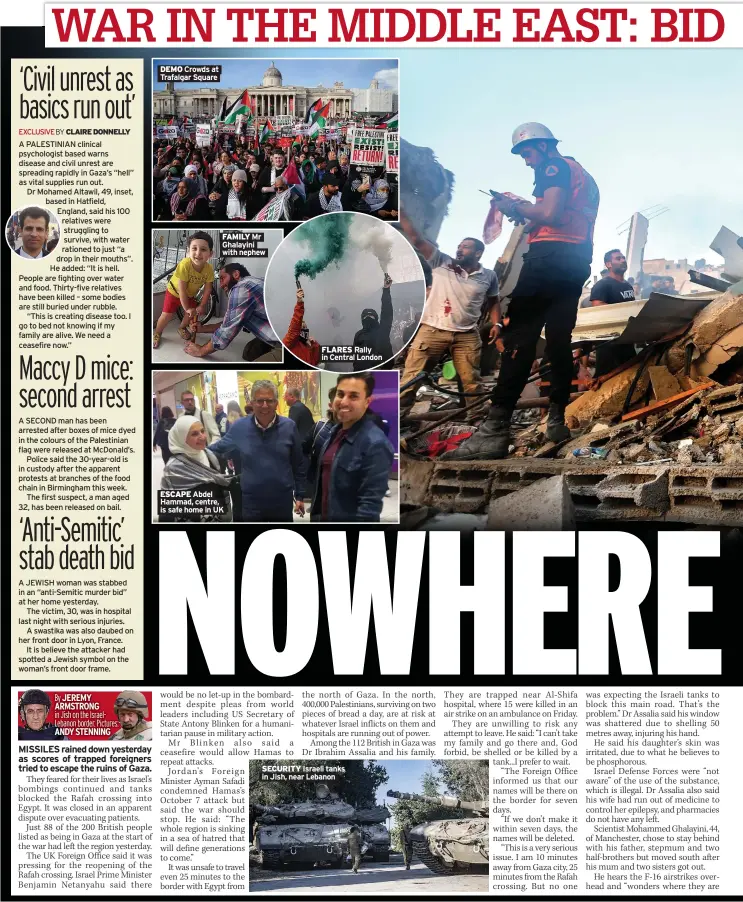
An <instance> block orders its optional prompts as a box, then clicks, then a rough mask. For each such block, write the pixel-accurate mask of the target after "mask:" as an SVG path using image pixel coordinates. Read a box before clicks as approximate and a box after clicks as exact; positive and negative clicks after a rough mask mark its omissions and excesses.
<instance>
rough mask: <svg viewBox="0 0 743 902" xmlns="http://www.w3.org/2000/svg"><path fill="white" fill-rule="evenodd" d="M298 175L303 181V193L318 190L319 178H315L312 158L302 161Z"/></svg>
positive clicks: (315, 172)
mask: <svg viewBox="0 0 743 902" xmlns="http://www.w3.org/2000/svg"><path fill="white" fill-rule="evenodd" d="M299 175H300V177H301V179H302V181H303V182H304V190H305V194H311V193H312V192H313V191H319V190H320V180H319V179H318V178H317V170H316V169H315V163H314V160H311V159H310V160H305V161H304V163H302V168H301V169H300V171H299Z"/></svg>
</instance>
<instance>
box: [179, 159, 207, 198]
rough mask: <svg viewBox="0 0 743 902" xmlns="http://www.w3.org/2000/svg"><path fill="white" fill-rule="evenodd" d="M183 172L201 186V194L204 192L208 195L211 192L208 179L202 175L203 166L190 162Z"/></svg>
mask: <svg viewBox="0 0 743 902" xmlns="http://www.w3.org/2000/svg"><path fill="white" fill-rule="evenodd" d="M183 174H184V175H185V176H186V178H187V179H191V180H192V181H194V182H196V183H197V184H198V186H199V194H203V195H204V197H206V196H207V195H208V194H209V186H208V185H207V184H206V179H205V178H204V177H203V176H202V175H201V166H200V165H197V164H196V163H189V164H188V166H186V168H185V169H184V170H183Z"/></svg>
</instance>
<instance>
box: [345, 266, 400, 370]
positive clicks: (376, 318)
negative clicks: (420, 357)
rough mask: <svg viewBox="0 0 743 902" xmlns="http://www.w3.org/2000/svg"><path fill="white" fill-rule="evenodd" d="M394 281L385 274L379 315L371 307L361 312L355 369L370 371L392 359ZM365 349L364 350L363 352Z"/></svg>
mask: <svg viewBox="0 0 743 902" xmlns="http://www.w3.org/2000/svg"><path fill="white" fill-rule="evenodd" d="M391 285H392V279H391V278H390V277H389V276H388V275H387V273H385V276H384V287H383V288H382V306H381V309H380V312H379V313H377V311H376V310H374V309H373V308H371V307H367V308H366V309H365V310H362V311H361V329H359V331H358V332H357V333H356V334H355V335H354V337H353V353H354V361H353V368H354V370H355V371H360V370H368V369H369V367H373V366H378V365H379V364H380V363H384V362H385V361H386V360H390V359H391V357H392V343H391V342H390V331H391V329H392V294H391V292H390V286H391ZM362 349H363V350H362Z"/></svg>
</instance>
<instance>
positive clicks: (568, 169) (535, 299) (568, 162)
mask: <svg viewBox="0 0 743 902" xmlns="http://www.w3.org/2000/svg"><path fill="white" fill-rule="evenodd" d="M557 143H558V141H557V139H556V138H555V136H554V135H553V134H552V132H551V131H550V130H549V129H548V128H547V127H546V126H544V125H542V124H541V123H539V122H526V123H524V124H523V125H520V126H519V127H518V128H517V129H516V130H515V131H514V133H513V137H512V144H513V147H512V149H511V153H513V154H518V155H519V156H521V158H522V159H523V160H524V162H525V163H526V165H527V166H529V167H530V168H531V169H533V170H534V173H535V179H534V192H533V193H534V197H535V198H536V203H535V204H532V203H531V202H530V201H526V200H519V199H517V200H511V199H510V198H508V197H505V196H503V195H501V197H502V199H500V200H498V199H493V201H492V206H493V207H494V208H495V209H497V210H499V211H500V212H502V213H503V214H504V215H506V216H508V217H509V218H511V219H513V220H516V221H519V220H525V221H526V222H527V223H528V224H529V227H530V230H529V237H528V242H529V247H528V250H527V253H526V254H525V255H524V259H523V265H522V268H521V272H520V273H519V277H518V281H517V283H516V286H515V288H514V289H513V292H512V294H511V301H510V304H509V307H508V320H509V322H508V326H507V327H506V328H505V329H504V330H501V329H500V324H499V323H494V324H493V333H494V337H495V338H496V340H497V341H500V342H501V344H502V347H501V349H500V350H502V351H503V352H504V353H502V357H501V369H500V375H499V377H498V382H497V384H496V386H495V388H494V389H493V393H492V407H491V408H490V412H489V413H488V418H487V419H486V420H485V422H484V423H483V425H482V426H481V427H480V428H479V429H478V430H477V432H476V433H475V434H474V435H473V436H472V437H471V438H469V439H467V440H466V441H464V442H463V443H462V444H461V445H460V446H459V447H458V448H457V449H456V450H454V451H451V452H449V454H448V455H447V456H448V457H449V458H452V459H458V460H475V459H493V458H501V457H505V456H506V455H507V454H508V447H509V444H510V422H511V415H512V413H513V410H514V408H515V406H516V402H517V401H518V399H519V396H520V395H521V392H522V391H523V389H524V386H525V385H526V381H527V379H528V378H529V372H530V369H531V365H532V363H533V361H534V359H535V356H536V346H537V341H538V339H539V336H540V334H541V331H542V328H544V329H545V337H546V354H547V356H548V357H549V360H550V385H551V390H550V407H549V413H548V417H547V428H546V431H545V436H546V438H547V440H548V441H552V442H560V441H565V440H566V439H568V438H570V430H569V429H568V427H567V425H566V424H565V407H566V406H567V403H568V400H569V398H570V388H571V382H572V378H573V355H572V351H571V347H570V343H571V338H572V332H573V328H574V327H575V321H576V317H577V315H578V299H579V298H580V295H581V291H582V290H583V285H584V283H585V281H586V279H587V278H588V276H589V274H590V271H591V260H592V258H593V227H594V223H595V221H596V215H597V213H598V207H599V190H598V188H597V186H596V183H595V182H594V180H593V178H592V177H591V175H589V173H588V172H586V170H585V169H584V168H583V167H582V166H581V165H580V164H579V163H577V162H576V161H575V160H574V159H573V158H572V157H564V156H562V154H561V153H560V152H559V151H558V150H557ZM501 331H502V334H501Z"/></svg>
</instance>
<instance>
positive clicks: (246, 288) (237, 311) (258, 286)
mask: <svg viewBox="0 0 743 902" xmlns="http://www.w3.org/2000/svg"><path fill="white" fill-rule="evenodd" d="M219 286H220V288H221V289H222V291H224V292H225V293H226V294H227V312H226V313H225V315H224V319H223V320H222V321H221V322H219V323H208V324H206V325H205V324H203V323H200V322H199V321H198V319H195V318H192V319H191V320H190V322H189V327H190V329H191V331H192V335H193V336H194V337H195V336H196V334H201V333H209V334H211V338H210V339H209V341H207V343H206V344H204V345H199V344H197V343H196V342H195V341H190V342H189V343H188V344H187V345H186V346H185V349H184V350H185V351H186V353H187V354H190V355H191V356H192V357H206V356H207V355H208V354H213V353H214V352H215V351H223V350H225V348H228V347H229V346H230V345H231V344H232V342H233V341H234V340H235V338H236V337H237V335H238V334H239V333H240V332H241V331H242V330H247V331H248V332H251V333H252V334H253V336H254V338H253V339H252V340H251V341H249V342H248V344H247V345H246V346H245V348H244V350H243V354H242V357H243V360H248V361H252V360H256V359H257V358H259V357H262V356H263V355H264V354H267V353H268V352H269V351H271V350H273V349H274V348H277V347H278V346H279V339H278V338H277V336H276V334H275V333H274V331H273V329H272V328H271V324H270V323H269V322H268V317H267V315H266V306H265V303H264V301H263V279H258V278H254V277H253V276H251V275H250V273H249V272H248V270H247V269H246V268H245V267H244V266H242V264H240V263H226V264H225V265H224V266H223V267H222V268H221V269H220V271H219Z"/></svg>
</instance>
